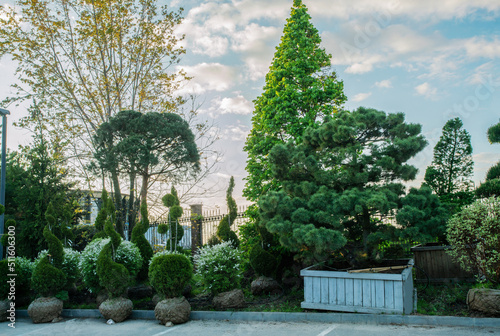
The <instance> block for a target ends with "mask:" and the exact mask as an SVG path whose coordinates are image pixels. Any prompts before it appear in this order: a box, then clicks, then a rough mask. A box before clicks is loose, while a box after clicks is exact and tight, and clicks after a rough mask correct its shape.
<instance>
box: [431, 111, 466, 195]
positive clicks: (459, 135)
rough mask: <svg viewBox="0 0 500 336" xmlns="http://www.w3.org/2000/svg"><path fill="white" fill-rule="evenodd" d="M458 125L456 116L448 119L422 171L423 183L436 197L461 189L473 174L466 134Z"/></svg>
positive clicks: (460, 124)
mask: <svg viewBox="0 0 500 336" xmlns="http://www.w3.org/2000/svg"><path fill="white" fill-rule="evenodd" d="M462 126H463V123H462V120H460V118H458V117H457V118H455V119H450V120H448V122H447V123H446V124H445V125H444V127H443V134H442V135H441V137H440V138H439V141H438V142H437V144H436V146H435V147H434V159H433V160H432V164H431V165H430V166H429V167H427V170H426V172H425V183H426V184H427V185H428V186H429V187H431V189H432V190H433V191H434V192H435V193H436V194H437V195H438V196H440V197H442V196H444V195H447V194H448V195H449V194H453V193H455V192H457V191H460V189H463V186H464V184H467V183H468V182H469V180H470V178H471V177H472V174H473V172H474V161H473V160H472V145H471V141H470V139H471V138H470V134H469V132H467V130H465V129H463V128H462Z"/></svg>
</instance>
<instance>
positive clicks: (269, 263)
mask: <svg viewBox="0 0 500 336" xmlns="http://www.w3.org/2000/svg"><path fill="white" fill-rule="evenodd" d="M249 258H250V265H251V266H252V268H253V269H254V271H255V273H257V274H259V275H264V276H267V277H273V275H274V274H275V273H276V268H277V267H278V262H277V260H276V257H275V256H273V255H272V254H271V253H269V252H268V251H265V250H264V249H263V248H262V247H261V246H260V245H255V246H254V247H253V248H252V250H250V255H249Z"/></svg>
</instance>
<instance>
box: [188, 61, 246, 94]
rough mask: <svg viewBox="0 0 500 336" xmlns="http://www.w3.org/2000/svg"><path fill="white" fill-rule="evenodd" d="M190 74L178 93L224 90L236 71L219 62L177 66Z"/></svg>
mask: <svg viewBox="0 0 500 336" xmlns="http://www.w3.org/2000/svg"><path fill="white" fill-rule="evenodd" d="M179 68H182V69H184V71H186V74H187V75H188V76H192V77H193V79H191V80H190V81H189V82H188V84H187V85H186V86H184V87H183V88H182V89H181V90H180V92H179V94H201V93H204V92H207V91H219V92H220V91H225V90H228V89H230V88H231V87H232V86H233V85H234V82H235V80H236V78H237V76H238V75H237V73H236V71H235V70H234V69H233V68H232V67H230V66H227V65H222V64H220V63H200V64H197V65H194V66H184V67H179Z"/></svg>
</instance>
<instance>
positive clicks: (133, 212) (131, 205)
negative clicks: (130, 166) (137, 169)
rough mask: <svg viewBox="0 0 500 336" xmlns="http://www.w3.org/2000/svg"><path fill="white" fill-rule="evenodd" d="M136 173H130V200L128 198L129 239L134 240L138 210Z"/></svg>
mask: <svg viewBox="0 0 500 336" xmlns="http://www.w3.org/2000/svg"><path fill="white" fill-rule="evenodd" d="M135 177H136V174H135V173H130V175H129V178H130V185H129V198H128V238H129V240H130V239H131V238H132V230H133V229H134V226H135V220H136V218H137V208H136V207H135V199H134V194H135Z"/></svg>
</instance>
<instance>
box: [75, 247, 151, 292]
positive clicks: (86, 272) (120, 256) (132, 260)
mask: <svg viewBox="0 0 500 336" xmlns="http://www.w3.org/2000/svg"><path fill="white" fill-rule="evenodd" d="M108 242H109V238H106V239H102V238H98V239H95V240H93V241H92V242H90V243H89V244H88V245H87V246H86V247H85V249H84V250H83V251H82V254H81V258H80V263H79V267H80V272H81V273H82V279H83V282H84V284H85V285H86V286H87V288H88V290H89V291H90V292H92V293H97V292H99V290H100V289H101V288H102V287H101V286H100V284H99V276H98V275H97V258H98V257H99V253H101V251H102V249H103V248H104V246H105V245H106V244H107V243H108ZM115 261H116V262H117V263H120V264H123V265H124V266H125V267H126V268H127V270H128V272H129V274H130V276H131V277H135V276H136V275H137V272H139V270H140V269H141V266H142V257H141V253H140V251H139V248H138V247H137V246H135V244H134V243H131V242H129V241H126V240H122V242H121V244H120V245H119V246H118V250H117V251H116V260H115Z"/></svg>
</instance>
